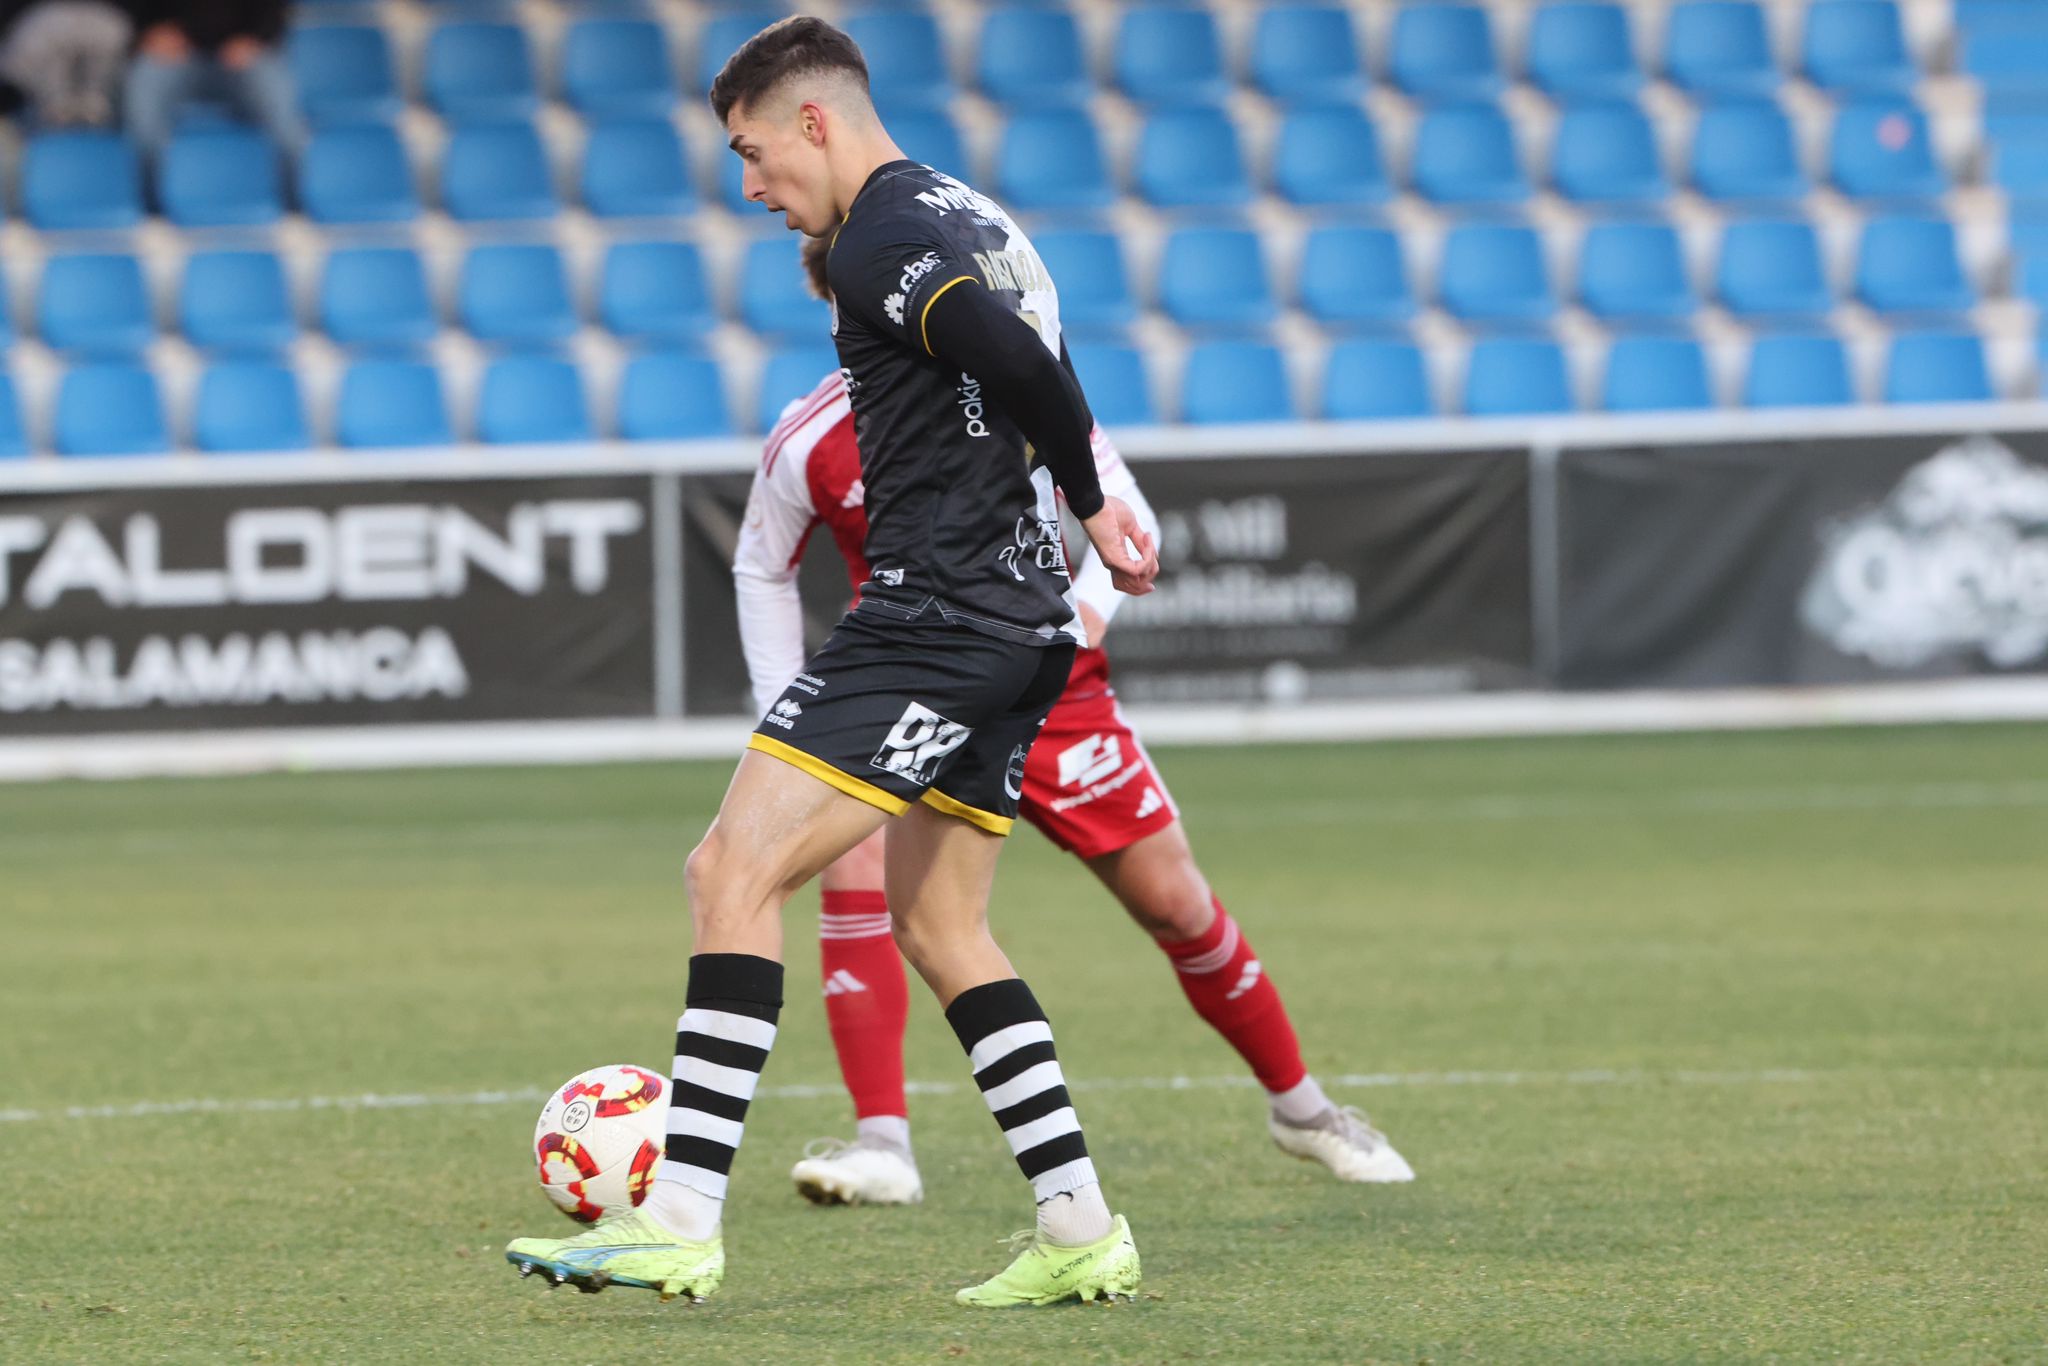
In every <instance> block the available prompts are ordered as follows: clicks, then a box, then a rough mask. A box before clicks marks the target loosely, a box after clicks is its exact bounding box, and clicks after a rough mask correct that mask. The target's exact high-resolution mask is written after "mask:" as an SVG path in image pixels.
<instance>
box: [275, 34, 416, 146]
mask: <svg viewBox="0 0 2048 1366" xmlns="http://www.w3.org/2000/svg"><path fill="white" fill-rule="evenodd" d="M285 59H286V61H287V62H288V63H289V64H290V67H291V73H292V85H293V87H294V88H295V89H297V91H298V92H299V108H300V109H301V110H303V111H304V112H305V115H306V117H307V119H309V120H310V121H312V122H313V123H315V124H322V125H326V124H341V123H373V122H374V123H382V122H384V121H386V120H388V119H395V118H397V117H398V115H399V113H400V111H401V110H402V109H403V108H404V101H403V100H402V99H401V98H400V97H399V93H398V66H397V64H396V63H395V62H394V61H393V60H392V58H391V40H390V39H389V38H387V37H385V36H384V30H383V29H381V28H377V27H375V26H373V25H370V24H320V25H313V26H300V27H295V28H293V29H292V31H291V32H290V34H288V35H287V36H286V38H285Z"/></svg>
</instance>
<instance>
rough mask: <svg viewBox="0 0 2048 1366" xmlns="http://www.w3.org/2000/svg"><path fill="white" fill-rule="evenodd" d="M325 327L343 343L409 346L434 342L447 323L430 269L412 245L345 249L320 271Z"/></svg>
mask: <svg viewBox="0 0 2048 1366" xmlns="http://www.w3.org/2000/svg"><path fill="white" fill-rule="evenodd" d="M320 326H321V328H322V329H323V330H324V331H325V332H326V333H327V335H328V336H329V337H331V338H333V339H334V340H335V341H336V342H339V343H340V344H341V345H343V346H353V347H363V348H407V347H414V346H421V345H424V344H425V343H427V342H430V341H432V340H433V339H434V338H435V336H437V335H438V334H439V333H440V330H441V323H440V320H439V319H438V318H436V317H435V316H434V304H433V300H432V299H431V298H429V297H428V294H427V276H426V272H425V271H424V270H423V269H422V268H421V266H420V258H419V256H418V254H417V253H415V252H414V251H413V250H412V248H410V247H344V248H341V249H339V250H337V251H335V252H333V253H331V254H330V255H329V256H328V258H327V264H326V266H325V268H324V269H323V270H322V271H321V275H320Z"/></svg>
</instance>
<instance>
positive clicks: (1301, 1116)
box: [1266, 1077, 1330, 1129]
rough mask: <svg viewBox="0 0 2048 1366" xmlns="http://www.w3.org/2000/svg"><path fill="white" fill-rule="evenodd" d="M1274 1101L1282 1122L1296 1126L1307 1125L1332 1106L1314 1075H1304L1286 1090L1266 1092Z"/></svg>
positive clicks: (1275, 1111)
mask: <svg viewBox="0 0 2048 1366" xmlns="http://www.w3.org/2000/svg"><path fill="white" fill-rule="evenodd" d="M1266 1094H1267V1095H1268V1096H1269V1097H1270V1098H1271V1099H1272V1102H1273V1113H1274V1114H1276V1115H1278V1116H1280V1119H1281V1122H1282V1123H1286V1124H1292V1125H1294V1126H1295V1127H1296V1128H1298V1129H1299V1128H1305V1127H1307V1126H1308V1125H1309V1124H1310V1123H1311V1122H1312V1121H1313V1120H1314V1119H1315V1118H1316V1116H1318V1115H1320V1114H1322V1112H1323V1111H1325V1110H1327V1109H1329V1108H1330V1098H1329V1097H1328V1096H1326V1095H1324V1094H1323V1088H1322V1087H1320V1086H1318V1085H1317V1084H1316V1079H1315V1078H1314V1077H1303V1078H1302V1079H1301V1080H1300V1081H1299V1082H1297V1083H1295V1084H1294V1085H1293V1086H1290V1087H1288V1088H1287V1089H1286V1090H1285V1091H1269V1092H1267V1093H1266Z"/></svg>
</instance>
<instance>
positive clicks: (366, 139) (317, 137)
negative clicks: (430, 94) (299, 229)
mask: <svg viewBox="0 0 2048 1366" xmlns="http://www.w3.org/2000/svg"><path fill="white" fill-rule="evenodd" d="M299 204H300V207H302V208H303V209H305V211H306V214H307V216H308V217H310V218H311V219H313V221H314V222H316V223H405V222H410V221H411V220H413V219H415V218H417V217H419V213H420V201H419V193H418V191H417V190H415V189H414V187H413V180H412V168H411V166H409V165H408V164H407V163H406V158H405V145H404V144H403V143H401V142H400V141H399V138H398V133H397V132H396V131H395V130H394V129H392V128H390V127H388V126H386V125H384V124H366V125H363V126H361V127H348V128H323V129H321V130H319V131H318V132H316V133H314V134H313V138H312V141H311V142H310V143H308V144H307V146H306V151H305V154H304V155H303V156H302V157H300V159H299Z"/></svg>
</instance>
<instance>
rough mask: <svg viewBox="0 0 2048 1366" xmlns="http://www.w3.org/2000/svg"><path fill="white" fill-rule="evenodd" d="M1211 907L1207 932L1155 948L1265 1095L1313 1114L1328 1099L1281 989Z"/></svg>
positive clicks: (1223, 914) (1219, 909) (1219, 907)
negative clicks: (1297, 1034)
mask: <svg viewBox="0 0 2048 1366" xmlns="http://www.w3.org/2000/svg"><path fill="white" fill-rule="evenodd" d="M1214 905H1215V907H1216V918H1215V920H1214V921H1212V922H1211V923H1210V925H1209V928H1208V929H1207V930H1205V931H1203V932H1202V933H1201V934H1200V935H1197V936H1196V937H1195V938H1193V939H1190V940H1187V941H1185V942H1183V943H1177V944H1176V943H1169V942H1166V941H1161V942H1160V945H1159V947H1160V949H1161V950H1162V951H1163V952H1164V953H1165V954H1166V956H1167V957H1168V958H1169V959H1171V960H1172V961H1173V966H1174V973H1175V976H1177V977H1178V978H1179V980H1180V987H1181V990H1182V991H1183V992H1185V993H1186V995H1187V998H1188V1004H1189V1005H1191V1006H1193V1007H1194V1008H1195V1013H1196V1014H1197V1015H1200V1016H1201V1017H1202V1018H1203V1019H1204V1020H1206V1021H1208V1023H1209V1026H1210V1027H1211V1028H1213V1029H1214V1030H1215V1031H1216V1032H1217V1033H1218V1034H1221V1035H1222V1036H1223V1037H1224V1038H1225V1039H1227V1040H1229V1042H1230V1046H1231V1047H1232V1048H1235V1049H1236V1050H1237V1051H1238V1054H1239V1055H1240V1056H1241V1057H1243V1058H1244V1060H1245V1061H1246V1062H1247V1063H1249V1064H1250V1065H1251V1069H1252V1072H1253V1074H1254V1075H1256V1076H1257V1077H1258V1079H1259V1084H1260V1085H1261V1086H1263V1087H1265V1088H1266V1091H1267V1093H1268V1094H1269V1095H1271V1096H1273V1097H1275V1098H1276V1101H1277V1099H1278V1098H1280V1097H1283V1096H1284V1097H1287V1098H1288V1099H1289V1103H1291V1104H1298V1105H1306V1106H1308V1107H1309V1108H1308V1109H1307V1112H1306V1113H1305V1114H1304V1115H1303V1116H1302V1117H1303V1118H1308V1117H1310V1116H1313V1115H1314V1114H1317V1113H1319V1112H1321V1111H1322V1110H1323V1109H1324V1108H1325V1107H1326V1106H1327V1105H1328V1104H1329V1102H1328V1101H1327V1100H1325V1099H1324V1098H1323V1095H1322V1092H1321V1090H1320V1088H1318V1087H1317V1086H1316V1084H1315V1082H1314V1080H1313V1079H1311V1078H1310V1077H1309V1075H1308V1068H1307V1066H1306V1065H1305V1064H1304V1063H1303V1062H1302V1060H1301V1043H1300V1041H1299V1040H1298V1039H1297V1038H1296V1037H1295V1034H1294V1023H1293V1021H1291V1020H1289V1019H1288V1018H1287V1007H1286V1006H1285V1005H1284V1004H1283V1003H1282V1002H1281V1000H1280V990H1279V988H1278V987H1276V986H1274V985H1273V979H1272V978H1271V977H1269V976H1267V975H1266V971H1265V969H1264V967H1263V966H1262V965H1261V964H1260V962H1259V958H1258V954H1257V953H1255V952H1254V951H1253V949H1252V946H1251V942H1250V941H1249V940H1247V939H1246V938H1245V937H1244V934H1243V932H1242V931H1241V930H1239V929H1238V926H1237V922H1236V921H1235V920H1232V919H1231V918H1230V912H1228V911H1226V910H1224V909H1223V903H1222V902H1220V901H1216V902H1214ZM1311 1093H1312V1094H1311ZM1292 1117H1293V1116H1292V1115H1290V1116H1289V1118H1292Z"/></svg>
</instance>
